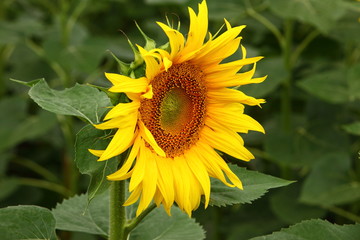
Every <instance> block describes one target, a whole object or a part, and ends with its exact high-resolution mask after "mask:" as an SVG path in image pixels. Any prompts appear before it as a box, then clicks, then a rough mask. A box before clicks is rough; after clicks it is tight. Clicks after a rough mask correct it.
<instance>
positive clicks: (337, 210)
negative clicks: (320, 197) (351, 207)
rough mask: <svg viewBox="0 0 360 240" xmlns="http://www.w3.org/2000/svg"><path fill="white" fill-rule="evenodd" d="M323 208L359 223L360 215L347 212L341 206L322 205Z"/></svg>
mask: <svg viewBox="0 0 360 240" xmlns="http://www.w3.org/2000/svg"><path fill="white" fill-rule="evenodd" d="M323 208H325V209H327V210H329V211H330V212H333V213H335V214H337V215H339V216H342V217H344V218H346V219H349V220H351V221H354V222H356V223H360V216H358V215H355V214H353V213H351V212H348V211H346V210H344V209H342V208H338V207H334V206H333V207H323Z"/></svg>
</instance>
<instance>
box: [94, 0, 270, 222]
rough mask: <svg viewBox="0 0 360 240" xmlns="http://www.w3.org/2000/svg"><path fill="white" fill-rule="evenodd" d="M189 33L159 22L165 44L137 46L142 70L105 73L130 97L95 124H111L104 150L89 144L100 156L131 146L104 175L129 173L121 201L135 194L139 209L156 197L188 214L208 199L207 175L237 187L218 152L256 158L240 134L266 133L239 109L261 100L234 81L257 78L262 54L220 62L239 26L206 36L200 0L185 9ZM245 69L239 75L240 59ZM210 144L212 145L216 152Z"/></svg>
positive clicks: (235, 45) (233, 45) (235, 42)
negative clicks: (126, 193)
mask: <svg viewBox="0 0 360 240" xmlns="http://www.w3.org/2000/svg"><path fill="white" fill-rule="evenodd" d="M189 13H190V29H189V32H188V34H187V39H186V40H185V37H184V35H183V34H182V33H180V32H179V31H178V30H176V29H173V28H172V27H170V26H168V25H166V24H163V23H160V22H158V25H159V26H160V27H161V28H162V30H163V31H164V32H165V34H166V35H167V37H168V38H169V45H170V50H169V51H166V50H163V49H158V48H155V49H152V50H145V49H144V48H142V47H140V46H137V47H138V50H139V53H140V55H141V57H142V58H143V59H144V62H145V65H146V72H145V76H143V77H140V78H137V79H133V78H130V77H127V76H123V75H119V74H113V73H107V74H106V77H107V78H108V79H109V80H110V81H111V82H112V84H113V86H112V87H111V88H110V89H109V91H111V92H122V93H125V94H126V95H127V96H128V98H129V99H130V100H131V102H129V103H119V104H117V105H116V106H114V107H113V108H112V109H111V110H110V111H109V112H108V113H107V115H106V116H105V118H104V122H103V123H100V124H98V125H95V127H96V128H98V129H114V128H115V129H117V130H116V133H115V135H114V136H113V138H112V140H111V142H110V143H109V145H108V146H107V148H106V149H105V150H91V152H92V153H93V154H95V155H97V156H99V157H100V158H99V161H102V160H107V159H109V158H112V157H114V156H117V155H119V154H121V153H123V152H124V151H126V150H128V149H129V154H128V157H127V159H126V161H125V163H124V164H123V166H122V167H121V168H120V169H119V170H118V171H116V172H115V173H113V174H111V175H109V176H108V179H109V180H113V181H120V180H124V179H130V184H129V191H130V192H131V195H130V196H129V198H128V199H127V201H126V203H125V205H130V204H133V203H135V202H136V201H138V200H139V206H138V209H137V214H140V213H141V212H142V211H143V210H144V209H146V208H147V207H148V205H149V204H150V202H151V201H152V200H154V202H155V203H156V204H157V205H161V204H162V205H163V206H164V207H165V209H166V210H167V211H168V213H169V214H170V208H171V206H172V205H173V204H174V203H176V204H177V205H178V206H179V208H180V209H182V210H184V211H185V212H186V213H188V214H189V215H191V212H192V211H193V210H194V209H196V208H197V207H198V206H199V204H200V201H201V197H202V196H204V199H205V207H206V206H207V205H208V204H209V199H210V177H213V178H217V179H219V180H221V181H222V182H223V183H224V184H226V185H228V186H229V187H237V188H240V189H242V183H241V181H240V180H239V178H238V177H237V176H236V175H235V174H234V173H233V172H232V171H231V170H230V168H229V167H228V165H227V164H226V163H225V161H224V160H223V159H222V158H221V157H220V155H219V153H218V151H221V152H224V153H226V154H229V155H231V156H233V157H235V158H238V159H241V160H244V161H249V160H250V159H253V158H254V156H253V155H252V154H251V153H250V152H249V151H248V150H247V149H246V148H245V147H244V142H243V140H242V138H241V136H240V135H239V134H238V133H247V132H248V131H249V130H254V131H260V132H264V129H263V128H262V126H261V125H260V124H259V123H258V122H257V121H255V120H254V119H253V118H251V117H250V116H248V115H245V114H244V104H246V105H251V106H253V105H260V104H261V103H263V102H264V100H262V99H255V98H253V97H250V96H247V95H245V94H244V93H243V92H241V91H238V90H236V89H234V88H232V87H235V86H241V85H245V84H250V83H260V82H262V81H263V80H264V79H265V77H262V78H253V75H254V72H255V65H256V62H257V61H259V60H260V59H261V57H254V58H246V50H245V48H244V47H241V49H242V53H243V58H242V59H240V60H237V61H233V62H227V63H223V60H224V59H226V58H227V57H229V56H231V55H232V54H233V53H235V51H237V50H238V49H239V47H240V40H241V37H239V34H240V32H241V30H242V29H243V28H244V26H238V27H232V26H231V25H230V23H229V22H227V21H226V20H225V24H226V28H227V29H226V31H225V32H224V33H222V34H221V35H219V36H217V37H213V36H212V35H211V34H209V36H208V40H207V41H206V42H204V41H205V37H206V35H207V34H208V27H207V26H208V10H207V6H206V1H205V0H204V1H203V2H202V3H201V4H199V12H198V14H196V13H195V12H194V10H193V9H191V8H189ZM248 64H253V67H252V69H251V70H249V71H247V72H242V73H238V72H239V71H240V69H241V68H242V67H243V66H244V65H248ZM215 149H216V150H215Z"/></svg>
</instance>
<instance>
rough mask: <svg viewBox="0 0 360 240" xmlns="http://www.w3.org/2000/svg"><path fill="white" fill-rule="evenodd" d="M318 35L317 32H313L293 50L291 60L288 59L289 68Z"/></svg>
mask: <svg viewBox="0 0 360 240" xmlns="http://www.w3.org/2000/svg"><path fill="white" fill-rule="evenodd" d="M319 35H320V32H319V31H318V30H314V31H312V32H311V33H309V34H308V35H307V36H306V37H305V38H304V40H303V41H302V42H301V43H300V44H299V45H298V46H297V47H296V49H295V50H294V52H293V54H292V56H291V59H290V64H291V65H290V66H291V67H293V66H295V63H296V61H297V60H298V58H299V56H300V54H301V53H302V52H303V51H304V50H305V49H306V47H307V46H308V45H309V44H310V43H311V42H312V41H313V40H314V39H315V38H316V37H317V36H319Z"/></svg>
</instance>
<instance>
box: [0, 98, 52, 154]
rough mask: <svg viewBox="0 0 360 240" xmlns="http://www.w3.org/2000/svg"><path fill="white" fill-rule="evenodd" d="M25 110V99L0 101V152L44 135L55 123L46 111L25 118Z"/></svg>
mask: <svg viewBox="0 0 360 240" xmlns="http://www.w3.org/2000/svg"><path fill="white" fill-rule="evenodd" d="M26 108H27V99H25V98H21V97H11V98H4V99H2V100H1V101H0V111H1V113H2V117H1V125H2V127H1V128H0V151H2V150H5V149H8V148H10V147H12V146H14V145H16V144H18V143H20V142H22V141H25V140H29V139H33V138H36V137H38V136H40V135H42V134H45V133H46V132H47V131H48V130H50V129H51V128H52V127H54V126H55V124H56V123H57V121H56V118H55V116H54V115H53V114H50V113H48V112H46V111H39V113H38V114H36V115H32V116H26V110H27V109H26ZM14 109H16V111H14Z"/></svg>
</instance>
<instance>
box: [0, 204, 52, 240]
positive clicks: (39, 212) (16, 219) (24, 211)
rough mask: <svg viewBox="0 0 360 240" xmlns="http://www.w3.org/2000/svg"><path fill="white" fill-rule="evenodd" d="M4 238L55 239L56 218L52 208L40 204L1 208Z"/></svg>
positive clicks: (2, 235)
mask: <svg viewBox="0 0 360 240" xmlns="http://www.w3.org/2000/svg"><path fill="white" fill-rule="evenodd" d="M0 219H1V221H0V233H1V239H2V240H14V239H22V240H26V239H28V240H34V239H39V240H40V239H44V240H45V239H46V240H54V239H56V235H55V219H54V216H53V215H52V214H51V212H50V210H48V209H46V208H42V207H38V206H16V207H7V208H2V209H0Z"/></svg>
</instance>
